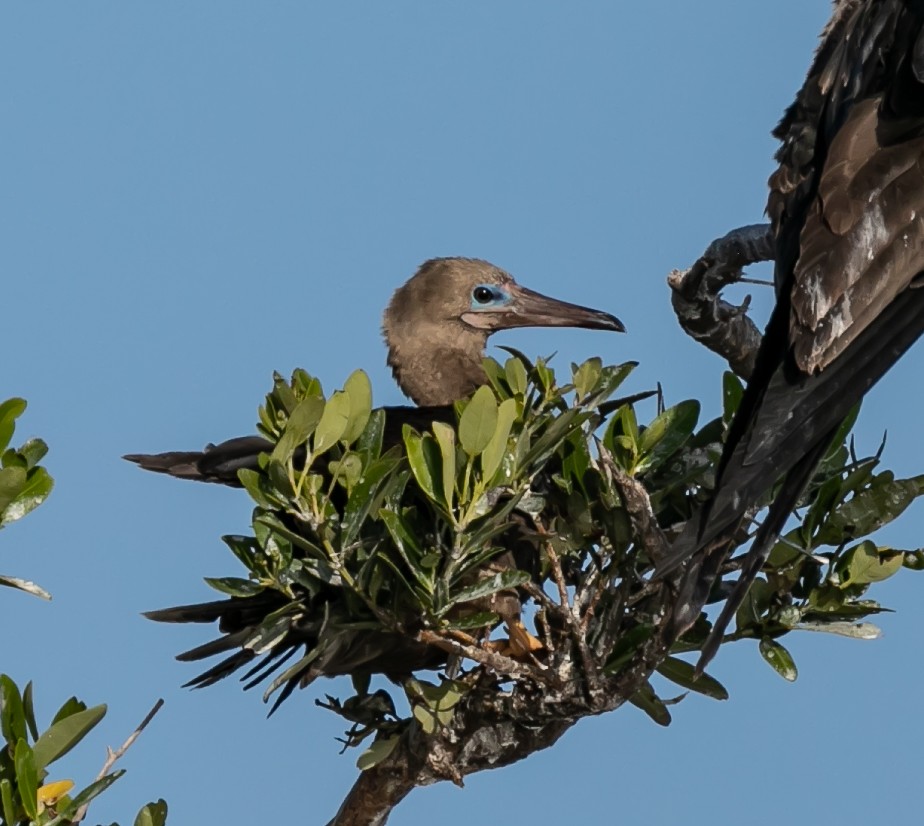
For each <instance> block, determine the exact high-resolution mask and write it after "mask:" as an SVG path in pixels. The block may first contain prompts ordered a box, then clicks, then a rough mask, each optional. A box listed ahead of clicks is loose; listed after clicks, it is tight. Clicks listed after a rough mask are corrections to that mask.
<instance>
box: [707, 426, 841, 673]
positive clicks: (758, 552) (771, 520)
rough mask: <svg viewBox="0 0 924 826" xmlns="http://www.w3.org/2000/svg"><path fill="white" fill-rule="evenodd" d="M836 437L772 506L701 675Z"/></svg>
mask: <svg viewBox="0 0 924 826" xmlns="http://www.w3.org/2000/svg"><path fill="white" fill-rule="evenodd" d="M833 436H834V434H833V433H829V434H828V438H826V439H822V440H821V442H820V443H819V444H818V446H816V447H815V449H814V450H813V451H812V452H811V453H809V454H808V455H806V456H805V457H804V458H803V459H802V460H801V461H800V462H799V464H797V465H796V466H795V467H794V468H793V469H792V470H791V471H790V472H789V473H788V474H787V475H786V479H785V481H784V482H783V486H782V487H781V489H780V491H779V493H777V495H776V498H775V499H774V500H773V503H772V504H771V505H770V509H769V511H768V512H767V518H766V519H764V521H763V523H762V524H761V526H760V528H759V529H758V531H757V535H756V536H755V537H754V541H753V542H752V544H751V547H750V549H749V550H748V552H747V556H745V558H744V563H743V565H742V566H741V572H740V575H739V577H738V581H737V582H736V583H735V587H734V589H733V590H732V592H731V594H729V596H728V599H727V600H726V601H725V605H724V606H723V607H722V612H721V613H720V614H719V617H718V619H717V620H716V621H715V624H714V625H713V626H712V630H711V631H710V632H709V636H708V637H707V638H706V642H705V644H704V645H703V648H702V651H701V653H700V655H699V661H698V662H697V663H696V674H697V675H699V674H702V673H703V671H704V670H705V668H706V666H707V665H708V664H709V662H710V661H711V660H712V658H713V657H714V656H715V655H716V653H717V652H718V650H719V646H720V645H721V644H722V637H723V636H724V635H725V631H726V629H727V628H728V626H729V624H730V623H731V621H732V620H733V619H734V617H735V615H736V614H737V613H738V608H740V607H741V604H742V603H743V602H744V599H745V597H746V596H747V593H748V591H749V590H750V588H751V583H752V582H753V581H754V580H755V578H756V577H757V575H758V574H759V573H760V570H761V568H763V567H764V563H765V562H766V561H767V557H769V556H770V551H772V550H773V546H774V545H775V544H776V541H777V539H778V538H779V537H780V534H782V532H783V527H784V526H785V524H786V520H787V519H788V518H789V515H790V514H791V513H792V511H793V509H794V508H795V507H796V503H797V502H798V501H799V497H800V496H801V495H802V492H803V491H804V490H805V488H806V485H808V483H809V480H810V479H811V478H812V474H813V472H814V470H815V466H816V465H817V464H818V462H820V461H821V459H822V457H823V456H824V454H825V452H826V451H827V449H828V445H829V443H830V441H831V438H832V437H833Z"/></svg>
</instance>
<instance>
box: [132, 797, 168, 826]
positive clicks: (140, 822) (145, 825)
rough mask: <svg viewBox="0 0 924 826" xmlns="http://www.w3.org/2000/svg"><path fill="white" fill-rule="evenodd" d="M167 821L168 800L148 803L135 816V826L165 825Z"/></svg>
mask: <svg viewBox="0 0 924 826" xmlns="http://www.w3.org/2000/svg"><path fill="white" fill-rule="evenodd" d="M166 822H167V801H166V800H164V799H160V800H158V801H156V802H154V803H148V804H147V805H146V806H145V807H144V808H143V809H141V811H140V812H138V816H137V817H136V818H135V823H134V826H164V824H166Z"/></svg>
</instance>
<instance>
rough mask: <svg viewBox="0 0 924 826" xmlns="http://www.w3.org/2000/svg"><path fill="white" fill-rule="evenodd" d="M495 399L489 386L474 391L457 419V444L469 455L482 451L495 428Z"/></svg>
mask: <svg viewBox="0 0 924 826" xmlns="http://www.w3.org/2000/svg"><path fill="white" fill-rule="evenodd" d="M497 416H498V411H497V400H496V399H495V398H494V393H493V392H492V391H491V388H490V387H487V386H485V385H483V386H481V387H479V388H478V389H477V390H476V391H475V395H473V396H472V398H471V400H470V401H469V403H468V404H467V405H466V406H465V410H463V411H462V416H461V418H460V419H459V444H460V445H461V446H462V449H463V450H464V451H465V452H466V453H467V454H468V455H469V456H472V457H474V456H478V455H479V454H480V453H482V452H483V451H484V449H485V448H486V447H487V446H488V443H489V442H490V441H491V437H492V436H493V435H494V431H495V430H496V429H497Z"/></svg>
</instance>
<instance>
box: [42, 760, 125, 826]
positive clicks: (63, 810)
mask: <svg viewBox="0 0 924 826" xmlns="http://www.w3.org/2000/svg"><path fill="white" fill-rule="evenodd" d="M123 774H125V769H117V770H116V771H113V772H110V773H109V774H107V775H106V776H105V777H101V778H100V779H99V780H94V781H93V782H92V783H91V784H90V785H89V786H87V787H86V788H85V789H83V790H81V791H80V793H79V794H76V795H74V797H73V798H72V799H71V801H70V802H69V803H68V804H67V805H66V806H61V807H60V809H59V811H60V814H62V815H64V816H65V817H66V818H73V817H74V815H75V814H76V813H77V810H78V809H79V808H80V807H81V806H85V805H86V804H88V803H90V802H91V801H92V800H93V799H95V798H97V797H99V796H100V795H101V794H102V793H103V792H104V791H106V789H108V788H109V787H110V786H111V785H112V784H113V783H115V782H116V780H118V779H119V778H120V777H121V776H122V775H123ZM48 826H52V824H49V825H48Z"/></svg>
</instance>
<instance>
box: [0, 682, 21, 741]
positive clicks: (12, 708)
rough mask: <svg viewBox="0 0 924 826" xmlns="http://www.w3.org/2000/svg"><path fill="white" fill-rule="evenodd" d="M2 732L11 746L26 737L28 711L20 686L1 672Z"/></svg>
mask: <svg viewBox="0 0 924 826" xmlns="http://www.w3.org/2000/svg"><path fill="white" fill-rule="evenodd" d="M0 732H2V733H3V739H4V740H5V741H6V743H7V745H8V746H9V747H10V748H13V747H15V745H16V743H17V742H18V741H19V740H25V739H26V713H25V707H24V705H23V701H22V695H21V694H20V693H19V687H18V686H17V685H16V683H14V682H13V680H12V679H11V678H10V677H8V676H7V675H6V674H0Z"/></svg>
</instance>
